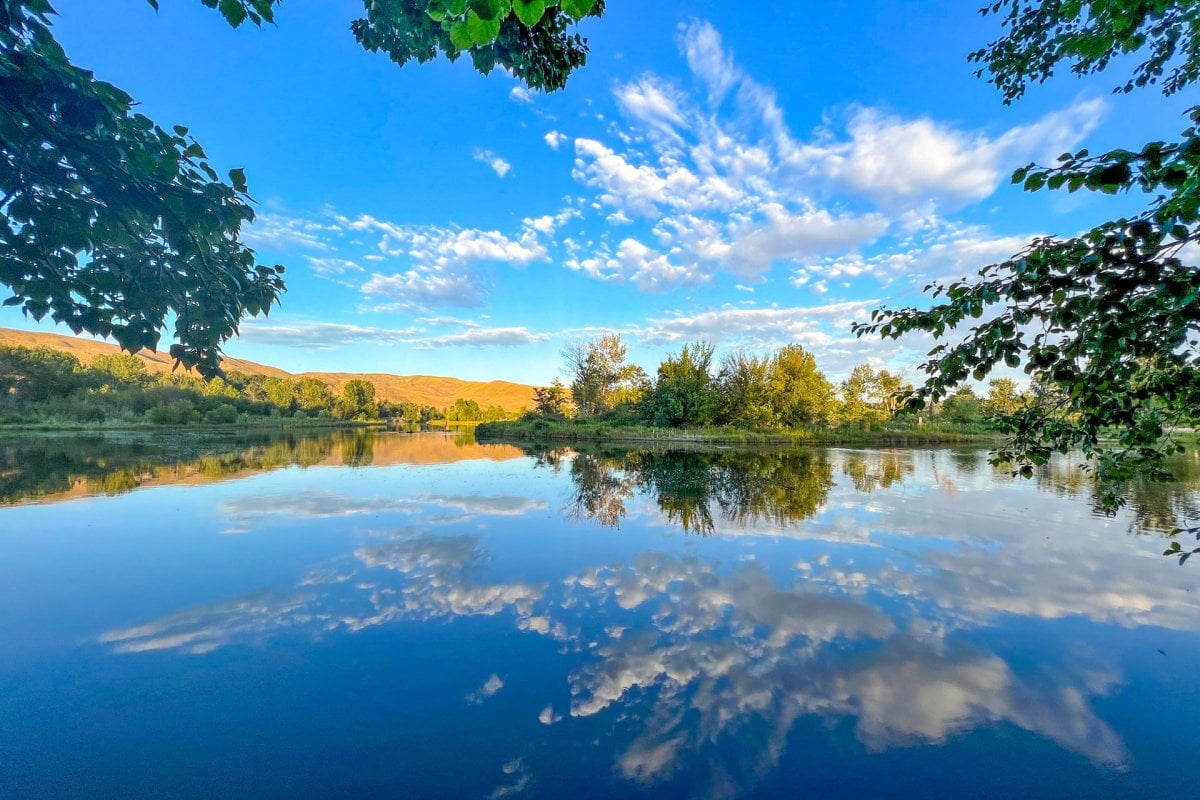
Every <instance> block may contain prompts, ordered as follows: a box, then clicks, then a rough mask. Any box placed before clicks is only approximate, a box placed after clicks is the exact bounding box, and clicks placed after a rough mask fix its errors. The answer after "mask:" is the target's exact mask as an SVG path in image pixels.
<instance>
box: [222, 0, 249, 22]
mask: <svg viewBox="0 0 1200 800" xmlns="http://www.w3.org/2000/svg"><path fill="white" fill-rule="evenodd" d="M218 10H219V11H220V12H221V15H222V16H223V17H225V19H226V20H228V21H229V24H230V25H232V26H233V27H235V28H236V27H237V26H239V25H241V24H242V23H243V22H245V21H246V7H245V6H244V5H242V2H241V0H221V2H220V5H219V6H218Z"/></svg>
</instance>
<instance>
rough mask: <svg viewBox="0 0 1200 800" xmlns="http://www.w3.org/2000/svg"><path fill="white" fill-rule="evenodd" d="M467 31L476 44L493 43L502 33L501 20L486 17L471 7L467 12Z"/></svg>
mask: <svg viewBox="0 0 1200 800" xmlns="http://www.w3.org/2000/svg"><path fill="white" fill-rule="evenodd" d="M467 32H468V33H469V34H470V35H471V41H473V42H474V43H475V44H477V45H479V46H483V45H485V44H491V43H492V42H494V41H496V37H497V36H499V35H500V20H498V19H484V18H483V17H481V16H479V15H478V14H476V13H475V9H471V10H470V11H468V12H467Z"/></svg>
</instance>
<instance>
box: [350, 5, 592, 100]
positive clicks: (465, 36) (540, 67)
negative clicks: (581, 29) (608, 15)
mask: <svg viewBox="0 0 1200 800" xmlns="http://www.w3.org/2000/svg"><path fill="white" fill-rule="evenodd" d="M366 12H367V15H366V17H365V18H363V19H358V20H355V21H354V22H353V23H351V25H350V30H351V32H353V33H354V36H355V38H356V39H358V42H359V44H361V45H362V46H363V47H365V48H366V49H367V50H370V51H372V52H377V51H383V52H385V53H387V55H388V56H389V57H390V58H391V59H392V60H393V61H395V62H396V63H397V64H399V65H401V66H403V65H404V64H406V63H408V62H409V61H410V60H412V59H416V60H417V62H419V63H422V64H423V63H425V62H426V61H430V60H432V59H434V58H437V55H438V53H445V55H446V57H447V58H449V59H450V60H451V61H455V60H457V59H458V58H459V57H460V56H461V55H463V54H469V55H470V57H471V61H472V63H473V64H474V65H475V68H476V69H477V70H479V71H480V72H482V73H484V74H485V75H486V74H488V73H490V72H491V71H492V70H493V69H495V68H496V67H497V66H499V67H503V68H504V69H506V70H508V71H509V72H511V73H512V74H513V75H514V76H515V77H517V78H518V79H519V80H521V81H524V82H525V84H526V85H528V86H529V87H530V88H532V89H541V90H543V91H554V90H556V89H561V88H563V87H564V86H565V85H566V82H567V78H568V77H569V76H570V74H571V72H572V71H573V70H575V69H576V68H578V67H581V66H583V64H584V62H585V61H586V60H587V53H588V48H587V40H586V39H584V38H583V37H582V36H580V35H579V34H578V33H572V32H571V30H570V28H571V26H572V25H574V24H575V23H577V22H579V21H581V20H582V19H584V17H599V16H601V15H602V14H603V13H604V0H366Z"/></svg>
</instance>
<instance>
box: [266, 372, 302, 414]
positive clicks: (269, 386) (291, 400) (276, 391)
mask: <svg viewBox="0 0 1200 800" xmlns="http://www.w3.org/2000/svg"><path fill="white" fill-rule="evenodd" d="M264 388H265V389H266V394H267V398H266V399H267V402H268V403H270V404H271V405H273V406H275V407H276V408H278V409H279V410H280V411H291V410H292V408H293V406H295V404H296V386H295V384H294V383H293V382H292V381H289V380H287V379H286V378H268V379H267V381H266V383H265V384H264Z"/></svg>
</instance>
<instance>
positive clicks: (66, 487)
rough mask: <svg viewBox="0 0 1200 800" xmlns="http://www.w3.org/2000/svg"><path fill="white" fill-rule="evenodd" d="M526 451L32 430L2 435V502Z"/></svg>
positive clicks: (393, 439) (465, 444) (377, 437)
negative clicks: (278, 472)
mask: <svg viewBox="0 0 1200 800" xmlns="http://www.w3.org/2000/svg"><path fill="white" fill-rule="evenodd" d="M522 455H523V454H522V452H521V451H520V450H519V449H517V448H515V447H511V446H508V445H481V444H476V443H475V442H474V440H473V439H471V438H470V437H454V436H451V435H446V434H442V433H428V434H389V433H377V432H376V431H370V430H350V431H346V430H341V431H325V432H319V433H318V432H314V433H281V432H256V433H247V434H242V435H239V436H201V435H188V434H183V435H180V434H171V435H165V436H158V435H152V434H123V435H71V436H58V435H33V436H25V437H22V438H20V439H0V504H8V503H20V502H28V501H39V500H51V501H58V500H68V499H73V498H77V497H87V496H90V495H96V494H110V495H111V494H122V493H124V492H129V491H133V490H134V489H138V488H147V487H150V486H160V485H170V484H202V483H210V482H213V481H219V480H225V479H228V478H233V477H246V476H248V475H251V474H254V473H257V472H263V471H267V470H272V469H279V468H281V467H289V466H299V467H316V466H351V467H364V466H371V465H374V466H392V465H397V464H413V465H431V464H450V463H453V462H456V461H470V460H480V459H487V460H493V461H504V460H508V459H511V458H519V457H521V456H522Z"/></svg>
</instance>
